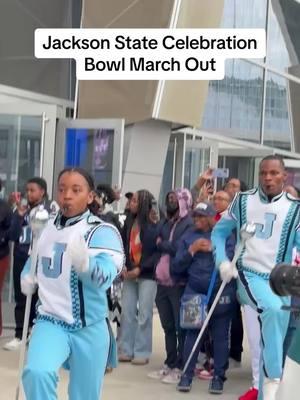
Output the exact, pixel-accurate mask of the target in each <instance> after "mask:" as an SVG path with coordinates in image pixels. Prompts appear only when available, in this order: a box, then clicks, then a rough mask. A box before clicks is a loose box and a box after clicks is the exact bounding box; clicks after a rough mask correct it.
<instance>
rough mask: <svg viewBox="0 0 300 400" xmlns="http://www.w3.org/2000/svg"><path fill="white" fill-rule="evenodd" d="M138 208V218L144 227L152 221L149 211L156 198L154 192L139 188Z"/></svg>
mask: <svg viewBox="0 0 300 400" xmlns="http://www.w3.org/2000/svg"><path fill="white" fill-rule="evenodd" d="M137 195H138V203H139V204H138V210H137V215H136V218H137V220H138V223H139V225H140V227H141V228H143V227H144V226H145V225H146V224H148V223H150V222H151V221H150V217H149V213H150V210H151V207H152V201H153V200H154V196H153V194H151V193H150V192H149V191H148V190H145V189H143V190H138V191H137Z"/></svg>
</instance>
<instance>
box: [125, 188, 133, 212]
mask: <svg viewBox="0 0 300 400" xmlns="http://www.w3.org/2000/svg"><path fill="white" fill-rule="evenodd" d="M125 197H126V199H127V201H126V204H125V207H124V214H125V215H128V214H129V213H130V202H131V199H132V197H133V193H132V192H127V193H125Z"/></svg>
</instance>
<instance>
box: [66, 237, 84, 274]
mask: <svg viewBox="0 0 300 400" xmlns="http://www.w3.org/2000/svg"><path fill="white" fill-rule="evenodd" d="M66 255H67V256H68V257H70V259H71V263H72V266H73V267H74V269H75V271H76V272H77V273H82V272H87V271H88V270H89V252H88V247H87V245H86V241H85V240H84V237H83V236H82V235H73V236H72V237H71V238H70V240H69V242H68V245H67V248H66Z"/></svg>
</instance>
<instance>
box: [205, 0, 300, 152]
mask: <svg viewBox="0 0 300 400" xmlns="http://www.w3.org/2000/svg"><path fill="white" fill-rule="evenodd" d="M292 11H293V12H292ZM295 14H297V15H298V21H299V20H300V4H299V2H298V1H296V0H287V1H284V2H282V1H279V0H273V1H272V0H268V1H267V0H253V1H249V0H225V2H224V10H223V17H222V23H221V27H222V28H265V29H266V32H267V55H266V58H265V59H264V60H227V62H226V71H225V79H224V80H222V81H211V82H210V83H209V92H208V96H207V100H206V106H205V111H204V115H203V118H202V121H201V123H200V127H201V128H202V129H204V130H206V131H213V132H218V133H221V134H226V135H227V136H231V137H234V138H237V139H247V140H250V141H253V142H257V143H261V144H264V145H267V146H271V147H275V148H279V149H284V150H295V149H294V148H293V132H295V128H296V127H295V121H294V119H293V112H292V107H291V103H292V102H293V100H294V99H293V98H291V97H290V93H289V84H290V83H291V81H290V79H288V77H286V74H292V75H293V72H292V71H296V72H297V71H299V70H298V69H297V68H295V67H298V66H299V59H298V54H297V53H299V52H298V47H299V43H298V42H299V41H300V39H299V35H297V34H296V33H297V32H298V33H300V26H299V23H298V24H295V23H294V21H292V20H291V19H292V18H293V19H294V18H295ZM297 29H298V31H297ZM292 68H293V69H292ZM294 75H295V77H296V78H299V76H300V75H298V74H297V73H295V74H294ZM293 84H296V85H299V84H298V83H297V82H296V83H295V82H293Z"/></svg>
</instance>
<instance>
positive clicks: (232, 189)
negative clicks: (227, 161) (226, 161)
mask: <svg viewBox="0 0 300 400" xmlns="http://www.w3.org/2000/svg"><path fill="white" fill-rule="evenodd" d="M247 189H248V188H247V185H246V184H245V182H244V181H242V180H240V179H238V178H229V179H228V180H227V182H226V183H225V185H224V190H225V192H227V193H228V194H229V196H230V199H231V200H232V199H233V198H234V196H235V195H236V193H238V192H245V191H246V190H247Z"/></svg>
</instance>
